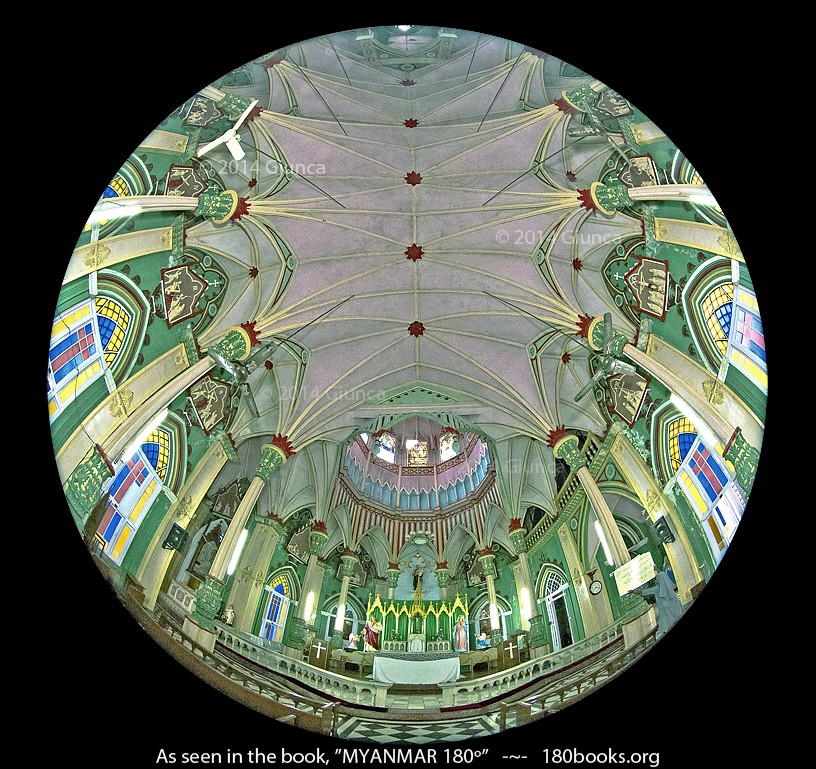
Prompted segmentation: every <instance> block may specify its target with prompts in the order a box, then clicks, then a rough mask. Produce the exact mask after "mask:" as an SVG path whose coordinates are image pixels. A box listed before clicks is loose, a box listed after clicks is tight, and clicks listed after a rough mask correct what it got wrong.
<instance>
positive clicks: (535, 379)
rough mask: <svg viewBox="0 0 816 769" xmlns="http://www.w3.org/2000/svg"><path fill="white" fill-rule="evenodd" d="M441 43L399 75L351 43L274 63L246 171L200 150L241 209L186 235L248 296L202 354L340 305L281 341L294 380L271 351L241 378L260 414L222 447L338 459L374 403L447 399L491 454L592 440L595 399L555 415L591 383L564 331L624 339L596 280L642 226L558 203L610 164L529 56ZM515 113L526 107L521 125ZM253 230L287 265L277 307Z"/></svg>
mask: <svg viewBox="0 0 816 769" xmlns="http://www.w3.org/2000/svg"><path fill="white" fill-rule="evenodd" d="M454 34H455V38H454V39H453V45H452V49H451V51H450V53H449V55H448V58H447V59H445V60H444V61H436V62H435V63H433V64H430V65H428V66H424V67H418V68H416V69H415V70H414V71H412V72H411V73H410V77H406V74H405V72H404V71H402V70H400V69H399V68H395V67H382V66H379V65H377V64H372V63H370V62H369V61H367V60H366V58H365V55H364V53H363V51H362V49H361V47H360V42H359V41H358V40H357V38H358V36H359V34H358V32H355V31H349V32H344V33H338V34H335V35H331V36H325V37H320V38H315V39H312V40H307V41H305V42H302V43H297V44H296V45H293V46H292V47H290V48H287V49H281V50H279V51H276V52H275V55H274V58H272V59H271V60H270V59H269V58H268V57H267V58H266V59H265V64H266V66H265V68H264V69H265V73H266V75H267V77H268V85H267V86H264V87H259V86H257V85H256V86H255V87H253V88H252V89H249V90H251V93H247V94H246V95H247V96H249V95H251V96H252V98H257V99H259V103H260V106H261V107H262V109H261V112H260V114H259V115H257V116H256V117H255V118H254V119H253V120H252V121H251V122H249V123H247V126H248V128H247V129H245V130H244V132H243V133H242V137H243V139H242V146H243V147H244V149H245V151H246V156H245V158H244V159H243V160H242V161H240V162H237V163H236V162H232V163H231V162H230V161H231V157H230V155H229V153H228V152H227V150H226V149H225V148H224V147H223V146H222V147H221V148H219V149H216V150H214V151H213V152H212V153H210V154H208V156H207V157H208V158H209V162H210V163H212V164H213V165H214V166H216V167H217V168H219V170H221V171H222V178H223V179H224V181H225V183H226V184H227V186H228V187H231V188H233V189H236V190H237V191H238V193H239V195H241V197H244V198H246V212H245V213H244V214H242V216H241V217H240V219H239V220H238V221H236V222H229V223H227V224H226V225H217V224H212V223H205V224H202V225H199V226H197V227H196V228H194V230H193V231H192V232H191V236H192V237H193V238H194V242H195V243H196V245H197V246H198V247H201V248H204V249H208V248H212V249H214V250H216V251H218V252H228V253H230V254H231V255H232V256H231V258H233V259H239V260H240V261H241V262H242V263H244V264H253V265H256V266H257V267H258V268H259V270H260V271H261V273H262V274H261V278H262V279H261V280H260V281H258V280H254V281H245V282H244V283H243V286H242V289H243V294H242V295H241V296H237V297H232V303H231V304H230V306H229V307H228V308H227V310H226V312H225V313H224V314H223V315H222V316H220V317H219V322H218V324H217V327H213V328H211V329H210V330H209V331H208V332H207V333H206V334H205V335H204V337H203V338H202V344H203V345H207V344H214V343H215V342H216V341H217V340H218V334H222V333H223V331H224V330H225V329H226V328H227V327H229V326H230V325H240V324H242V323H247V322H248V321H250V320H251V321H254V330H255V333H256V334H257V336H258V339H259V340H261V341H266V340H269V339H277V340H281V339H284V338H286V337H288V336H289V335H291V334H293V333H294V332H296V331H298V329H301V327H303V326H304V325H306V324H307V323H309V322H310V321H313V320H314V319H315V318H317V317H318V316H320V315H321V314H323V313H327V311H329V310H331V309H332V308H333V307H335V306H336V305H338V303H340V302H344V300H347V301H345V302H344V303H343V304H342V306H340V307H337V309H334V310H332V311H331V312H328V313H327V314H326V315H325V316H323V317H322V318H320V319H319V320H318V321H317V322H315V323H313V324H312V325H310V326H309V327H308V328H306V329H304V330H302V331H300V332H298V333H297V335H296V336H295V340H296V341H297V343H298V345H301V346H302V347H303V348H305V350H306V351H308V363H307V364H306V366H305V372H303V374H302V377H300V378H299V379H298V378H296V377H294V376H289V375H288V369H287V367H288V368H289V369H291V368H292V365H293V364H292V352H291V350H284V349H282V348H281V349H278V350H277V351H275V354H274V355H273V356H272V357H271V361H272V363H273V367H272V369H271V371H270V370H269V369H266V368H260V369H259V370H258V371H257V372H256V373H255V374H253V376H252V377H251V378H250V385H251V387H252V389H253V392H254V394H255V400H256V401H257V403H258V406H259V409H260V411H261V417H260V419H259V420H253V419H251V418H250V415H249V414H248V412H245V413H244V414H243V416H241V415H239V417H238V419H237V422H236V425H235V427H234V429H233V431H232V435H233V438H234V439H235V440H236V441H240V440H241V439H244V438H246V437H248V436H250V435H258V434H262V433H279V434H281V435H285V436H286V437H287V438H288V440H289V441H290V442H291V443H292V445H293V447H294V448H295V449H296V450H299V449H301V448H302V447H304V446H306V445H308V444H309V443H311V442H312V441H315V440H321V439H322V440H331V441H340V442H342V441H344V440H346V439H347V438H348V437H349V436H350V435H352V434H354V432H355V431H358V430H360V429H364V428H365V426H366V425H367V424H368V423H370V422H371V417H372V415H374V414H378V413H382V412H383V409H384V406H383V403H384V401H385V400H386V398H385V395H386V394H391V395H393V393H395V392H399V391H400V390H402V389H405V390H408V389H410V388H412V387H414V386H416V385H422V386H423V387H425V388H426V389H428V390H430V391H437V390H438V391H439V392H441V393H458V394H460V399H461V401H462V406H461V408H459V412H460V414H464V415H465V416H466V417H467V419H465V421H468V420H470V421H471V423H473V422H475V423H478V425H479V428H480V429H481V430H482V431H483V432H484V434H486V435H487V436H488V437H490V438H491V439H493V440H494V441H502V440H505V439H510V438H512V437H515V436H519V435H523V436H528V437H530V438H534V439H537V440H546V438H547V436H548V434H549V433H550V431H552V430H553V429H555V428H557V427H558V426H560V425H562V424H564V425H566V426H567V427H574V428H579V429H584V430H587V429H589V430H595V431H598V432H602V431H603V429H604V427H605V425H604V420H603V417H602V415H601V414H600V412H599V411H598V409H597V407H596V406H595V404H594V402H593V400H592V398H586V399H584V400H582V401H581V402H580V403H579V404H576V403H575V402H574V400H573V397H574V395H575V393H576V392H577V391H578V390H579V389H580V388H581V387H582V386H583V384H584V383H585V382H586V380H587V378H588V376H589V374H588V369H587V363H586V349H585V348H584V347H583V345H582V344H581V342H582V340H580V339H579V338H577V337H576V333H577V331H578V325H577V323H578V321H579V318H580V317H581V316H596V315H600V314H603V312H606V311H611V312H613V313H614V314H615V323H616V328H617V330H618V331H620V332H622V333H624V334H626V335H627V336H629V337H630V338H632V337H633V335H634V329H633V328H631V325H630V324H628V322H627V321H626V319H625V318H623V316H621V315H620V314H619V313H618V311H617V308H616V307H615V306H614V304H612V302H611V300H610V298H609V296H608V294H607V293H606V292H605V291H604V289H603V280H602V277H601V275H600V269H601V267H602V264H603V261H604V259H605V257H606V255H607V254H608V252H609V251H610V250H611V249H612V248H614V246H615V244H616V243H617V242H619V241H620V240H622V239H624V238H625V237H627V236H631V235H632V234H635V233H637V232H639V231H640V222H639V221H636V220H634V219H630V218H627V217H625V216H623V215H616V216H612V217H606V216H602V215H600V214H598V213H593V214H589V213H588V212H587V211H586V210H585V209H584V208H583V207H582V205H581V200H580V197H579V194H578V192H577V191H576V190H577V189H578V188H579V187H581V186H588V185H589V184H590V183H591V182H592V181H593V180H595V179H596V178H597V174H598V171H599V168H600V167H601V166H602V164H603V163H604V162H606V160H607V158H608V157H609V156H610V152H611V151H612V148H610V146H609V143H608V142H607V140H606V139H605V138H604V139H599V138H598V137H590V138H589V139H586V137H585V138H584V139H582V140H581V141H580V142H577V141H576V139H575V138H574V137H572V136H570V130H571V129H572V128H574V121H573V118H572V117H571V116H570V115H569V114H567V113H565V112H563V111H561V110H560V109H559V108H558V107H557V106H556V105H555V104H554V103H552V99H553V98H555V96H557V95H554V94H549V95H548V98H547V99H546V103H545V99H544V92H543V85H542V83H543V82H544V81H543V71H544V68H545V67H546V66H547V61H548V60H547V59H546V58H542V57H540V56H539V55H537V54H536V53H535V52H531V51H530V50H526V49H525V48H524V46H522V45H520V44H515V43H509V42H508V41H506V40H503V39H501V38H495V37H491V36H489V35H484V34H479V33H475V32H466V31H461V30H456V31H455V33H454ZM270 61H272V64H271V65H270V63H269V62H270ZM255 66H256V67H257V66H260V65H259V64H257V62H256V64H255ZM569 80H570V83H571V85H572V86H573V87H574V86H575V85H576V84H580V83H582V82H585V83H592V82H595V83H596V85H597V81H592V80H591V78H589V77H585V78H580V77H579V78H575V77H572V78H570V79H569ZM261 91H263V92H261ZM535 94H538V95H537V96H536V95H535ZM523 96H524V97H525V98H529V99H531V100H533V101H535V100H538V101H539V102H540V103H542V104H543V106H538V107H533V108H530V109H528V110H525V111H521V112H520V111H519V110H518V103H519V99H520V98H521V97H523ZM488 108H489V109H488ZM579 138H580V137H579ZM573 144H575V146H571V145H573ZM568 145H569V146H568ZM613 154H614V153H613ZM539 161H543V162H541V163H540V164H539V165H538V166H537V169H538V173H535V174H534V173H527V174H525V173H524V172H525V171H527V170H529V169H531V168H532V167H533V166H534V164H536V163H539ZM285 166H288V167H289V168H291V169H292V171H293V172H289V178H287V175H286V174H287V171H286V169H285ZM231 171H234V172H235V173H230V172H231ZM519 176H521V178H518V177H519ZM514 180H515V181H514ZM511 183H512V184H511ZM508 185H509V186H508ZM505 188H506V189H505ZM501 190H504V191H502V192H500V191H501ZM499 192H500V194H497V193H499ZM236 228H240V230H241V231H242V233H241V235H240V236H239V235H238V234H237V233H236V232H235V230H236ZM271 232H274V233H275V234H276V236H277V237H278V238H279V239H280V240H281V241H283V242H284V243H285V245H286V247H287V248H288V249H290V250H291V254H292V255H293V256H294V259H295V260H296V267H295V270H294V277H293V278H292V280H291V282H289V284H288V286H287V287H286V289H285V291H282V292H281V291H279V283H280V280H279V276H280V273H281V271H282V270H283V265H284V261H283V260H282V259H281V258H280V254H279V253H278V251H279V250H280V249H279V248H277V246H276V244H275V243H273V240H272V238H271V236H270V233H271ZM576 259H577V260H580V262H581V269H580V270H578V269H575V266H574V263H575V260H576ZM489 294H490V295H492V296H489ZM493 297H498V298H493ZM500 300H505V301H506V302H510V303H512V305H514V306H510V305H508V304H505V303H503V302H502V301H500ZM515 308H518V309H515ZM526 313H529V314H526ZM531 316H535V317H531ZM536 318H539V319H541V320H542V321H546V324H549V325H545V323H542V322H540V321H538V320H536ZM534 343H535V345H536V352H535V354H534V355H532V354H531V349H532V348H531V345H533V344H534ZM449 405H450V404H449ZM451 409H452V411H453V413H455V412H456V409H455V408H454V407H453V406H451Z"/></svg>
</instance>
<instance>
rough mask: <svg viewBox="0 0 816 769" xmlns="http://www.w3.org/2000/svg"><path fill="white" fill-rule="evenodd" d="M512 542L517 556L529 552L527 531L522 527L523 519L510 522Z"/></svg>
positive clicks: (514, 519)
mask: <svg viewBox="0 0 816 769" xmlns="http://www.w3.org/2000/svg"><path fill="white" fill-rule="evenodd" d="M508 533H509V535H510V542H511V543H512V544H513V549H514V550H515V551H516V555H521V554H522V553H526V552H527V530H526V529H525V528H524V527H523V526H522V525H521V518H513V519H512V520H511V521H510V529H509V532H508Z"/></svg>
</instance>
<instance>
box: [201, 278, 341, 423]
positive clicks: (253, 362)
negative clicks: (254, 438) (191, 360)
mask: <svg viewBox="0 0 816 769" xmlns="http://www.w3.org/2000/svg"><path fill="white" fill-rule="evenodd" d="M353 298H354V294H352V295H351V296H349V297H347V298H345V299H344V300H343V301H342V302H339V303H338V304H336V305H334V307H331V308H329V309H328V310H326V312H324V313H322V314H320V315H318V316H317V317H316V318H315V319H314V320H310V321H309V322H308V323H306V324H305V325H303V326H301V327H300V328H299V329H297V331H294V332H292V333H291V334H289V336H287V337H286V339H283V340H281V341H280V342H275V341H269V342H267V343H266V344H265V345H263V346H262V347H261V348H260V349H258V350H257V351H256V352H254V353H253V354H252V355H250V356H249V357H248V358H247V359H246V360H243V361H237V360H227V359H226V358H225V357H224V356H223V355H221V353H219V352H218V350H216V349H213V348H209V349H208V350H207V355H209V356H210V357H211V358H212V359H213V360H214V361H215V362H216V363H217V364H218V365H219V366H221V368H223V369H224V371H225V372H226V373H227V375H228V376H229V377H231V378H232V382H233V384H236V385H238V386H239V387H240V388H241V390H243V391H244V394H245V395H246V398H247V406H248V407H249V410H250V412H251V414H252V416H253V417H255V418H256V419H257V418H258V417H259V416H260V412H259V410H258V404H257V403H255V398H254V396H253V395H252V389H251V388H250V386H249V382H248V381H247V380H248V379H249V375H250V374H251V373H252V372H253V371H255V370H256V369H257V368H258V367H259V366H260V361H261V359H262V358H264V357H265V356H266V355H267V354H268V353H269V352H270V350H272V349H274V348H276V347H280V345H282V344H283V343H284V342H287V341H289V340H290V339H291V338H292V337H293V336H294V335H295V334H299V333H300V332H301V331H303V330H304V329H306V328H308V327H309V326H311V325H312V323H315V322H316V321H318V320H320V319H321V318H322V317H324V316H326V315H328V314H329V313H330V312H333V311H334V310H336V309H337V308H338V307H339V306H340V305H341V304H345V303H346V302H348V300H349V299H353Z"/></svg>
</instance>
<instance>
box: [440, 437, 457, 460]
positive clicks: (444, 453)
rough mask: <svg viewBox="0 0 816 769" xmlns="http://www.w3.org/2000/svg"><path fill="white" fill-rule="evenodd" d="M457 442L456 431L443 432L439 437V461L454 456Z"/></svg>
mask: <svg viewBox="0 0 816 769" xmlns="http://www.w3.org/2000/svg"><path fill="white" fill-rule="evenodd" d="M457 443H458V441H457V438H456V433H445V434H444V435H443V436H442V437H441V438H440V439H439V459H440V461H441V462H444V461H445V460H446V459H450V458H451V457H455V456H456V454H457V450H456V447H457Z"/></svg>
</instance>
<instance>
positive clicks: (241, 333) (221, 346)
mask: <svg viewBox="0 0 816 769" xmlns="http://www.w3.org/2000/svg"><path fill="white" fill-rule="evenodd" d="M251 347H252V338H251V337H250V335H249V331H248V330H247V329H245V328H242V327H241V326H230V327H229V328H228V329H227V331H226V333H225V334H224V337H223V339H221V341H220V342H216V343H215V344H214V345H213V350H214V351H215V352H217V353H218V354H219V355H220V356H221V357H222V358H224V359H225V360H228V361H230V360H238V361H241V360H245V359H246V358H248V357H249V350H250V348H251Z"/></svg>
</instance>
